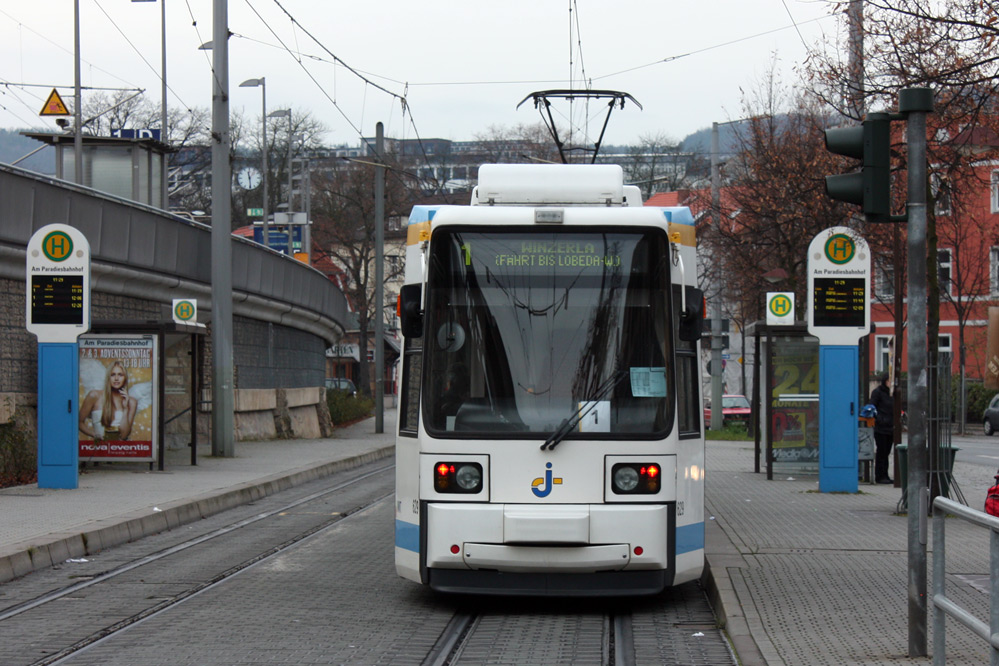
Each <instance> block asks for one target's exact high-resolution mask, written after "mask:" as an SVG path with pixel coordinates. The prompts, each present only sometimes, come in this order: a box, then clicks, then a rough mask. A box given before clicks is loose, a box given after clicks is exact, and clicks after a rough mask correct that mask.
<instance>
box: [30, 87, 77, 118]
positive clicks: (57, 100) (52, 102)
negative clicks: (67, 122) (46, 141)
mask: <svg viewBox="0 0 999 666" xmlns="http://www.w3.org/2000/svg"><path fill="white" fill-rule="evenodd" d="M38 115H40V116H69V115H72V114H71V113H70V112H69V109H67V108H66V105H65V104H64V103H63V101H62V97H60V96H59V91H57V90H56V89H55V88H53V89H52V92H50V93H49V97H48V99H46V100H45V105H44V106H42V110H41V111H39V112H38Z"/></svg>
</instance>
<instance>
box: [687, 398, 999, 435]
mask: <svg viewBox="0 0 999 666" xmlns="http://www.w3.org/2000/svg"><path fill="white" fill-rule="evenodd" d="M751 411H752V409H751V408H750V406H749V400H748V399H747V398H746V396H744V395H737V394H731V395H723V396H722V426H724V425H725V424H727V423H740V424H742V425H747V424H748V423H749V413H750V412H751ZM996 423H999V420H997V421H996ZM704 427H705V428H710V427H711V404H710V403H706V406H705V407H704Z"/></svg>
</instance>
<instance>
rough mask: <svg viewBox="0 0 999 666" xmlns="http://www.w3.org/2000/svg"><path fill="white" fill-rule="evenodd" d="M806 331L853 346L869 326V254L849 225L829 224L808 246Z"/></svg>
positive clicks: (829, 342) (826, 341) (831, 342)
mask: <svg viewBox="0 0 999 666" xmlns="http://www.w3.org/2000/svg"><path fill="white" fill-rule="evenodd" d="M808 294H809V299H810V302H809V308H808V332H809V333H811V334H812V335H814V336H815V337H817V338H818V339H819V344H823V345H856V344H857V342H858V341H859V340H860V338H862V337H864V336H865V335H867V334H868V333H870V328H871V310H870V294H871V253H870V250H869V249H868V246H867V241H865V240H864V239H863V238H862V237H861V236H859V235H858V234H857V232H856V231H854V230H852V229H850V228H848V227H830V228H829V229H826V230H825V231H822V232H820V233H819V234H818V235H816V236H815V238H813V239H812V242H811V243H810V244H809V246H808Z"/></svg>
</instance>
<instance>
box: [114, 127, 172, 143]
mask: <svg viewBox="0 0 999 666" xmlns="http://www.w3.org/2000/svg"><path fill="white" fill-rule="evenodd" d="M111 136H113V137H116V138H118V139H153V140H154V141H159V140H160V130H158V129H116V130H111Z"/></svg>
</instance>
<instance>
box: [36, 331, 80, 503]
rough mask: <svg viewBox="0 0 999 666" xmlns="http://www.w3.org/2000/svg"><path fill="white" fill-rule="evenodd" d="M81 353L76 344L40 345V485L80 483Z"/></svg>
mask: <svg viewBox="0 0 999 666" xmlns="http://www.w3.org/2000/svg"><path fill="white" fill-rule="evenodd" d="M79 376H80V355H79V352H78V350H77V346H76V343H72V344H70V343H58V342H41V343H39V344H38V487H39V488H76V487H77V485H78V483H79V474H78V471H77V470H78V465H79V441H80V439H79V437H78V435H77V429H78V428H79V422H78V420H77V414H78V410H79V405H78V402H79V401H78V399H77V394H78V391H79V388H78V387H79V385H80V384H79Z"/></svg>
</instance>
